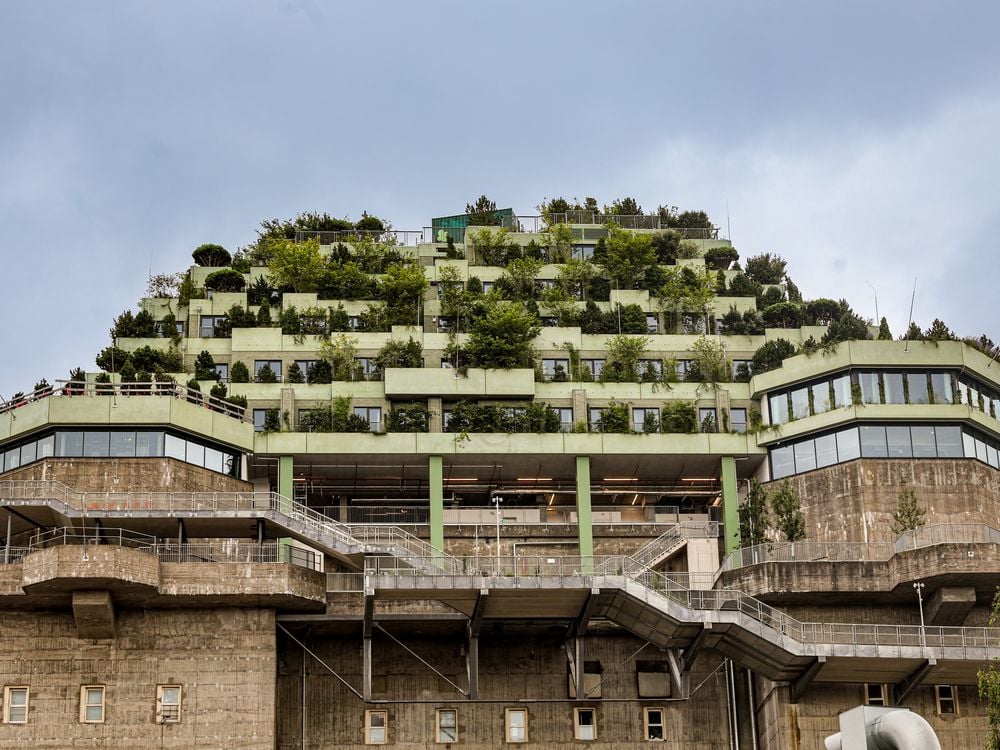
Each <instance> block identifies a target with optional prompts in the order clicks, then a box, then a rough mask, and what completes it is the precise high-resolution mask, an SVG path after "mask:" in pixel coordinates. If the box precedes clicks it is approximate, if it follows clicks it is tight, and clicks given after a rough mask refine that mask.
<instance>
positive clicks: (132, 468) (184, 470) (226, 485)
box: [3, 458, 253, 492]
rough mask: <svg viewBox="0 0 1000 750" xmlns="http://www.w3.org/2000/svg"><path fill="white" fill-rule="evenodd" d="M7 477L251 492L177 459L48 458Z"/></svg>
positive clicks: (73, 485) (102, 486)
mask: <svg viewBox="0 0 1000 750" xmlns="http://www.w3.org/2000/svg"><path fill="white" fill-rule="evenodd" d="M3 478H4V479H5V480H7V479H9V480H15V481H18V480H32V479H43V480H53V481H56V482H62V483H63V484H65V485H66V486H67V487H69V488H70V489H73V490H76V491H77V492H248V491H250V490H252V489H253V486H252V485H251V484H250V483H249V482H244V481H243V480H241V479H234V478H233V477H230V476H226V475H225V474H220V473H219V472H217V471H211V470H210V469H203V468H201V467H200V466H194V465H192V464H189V463H185V462H184V461H178V460H177V459H175V458H46V459H43V460H41V461H36V462H35V463H32V464H29V465H28V466H23V467H21V468H20V469H14V470H13V471H9V472H7V474H5V475H4V477H3Z"/></svg>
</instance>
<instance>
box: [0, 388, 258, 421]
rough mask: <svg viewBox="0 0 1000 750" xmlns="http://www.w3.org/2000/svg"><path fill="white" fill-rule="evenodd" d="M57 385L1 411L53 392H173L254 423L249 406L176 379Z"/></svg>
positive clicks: (60, 393) (68, 394)
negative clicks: (249, 413) (224, 398)
mask: <svg viewBox="0 0 1000 750" xmlns="http://www.w3.org/2000/svg"><path fill="white" fill-rule="evenodd" d="M55 383H56V384H55V385H53V386H49V387H47V388H38V389H36V390H34V391H32V392H31V393H28V394H25V395H24V396H23V397H21V398H19V399H17V400H16V401H9V402H7V403H5V404H0V414H3V413H5V412H9V411H13V410H15V409H18V408H20V407H22V406H27V405H28V404H30V403H34V402H35V401H41V400H43V399H46V398H50V397H52V396H114V397H116V398H117V397H119V396H171V397H173V398H176V399H178V400H181V401H186V402H187V403H189V404H194V405H196V406H204V407H205V408H206V409H211V410H212V411H214V412H216V413H218V414H224V415H225V416H227V417H232V418H233V419H238V420H240V421H241V422H248V423H252V422H253V418H252V417H250V416H248V415H247V409H246V408H245V407H242V406H236V405H235V404H231V403H230V402H228V401H225V400H223V399H220V398H216V397H215V396H212V395H210V394H204V393H202V392H201V391H196V390H195V389H193V388H188V387H187V386H186V385H181V384H180V383H175V382H173V381H165V382H164V381H153V382H144V383H91V382H84V381H80V380H56V381H55Z"/></svg>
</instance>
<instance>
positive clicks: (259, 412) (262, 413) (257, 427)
mask: <svg viewBox="0 0 1000 750" xmlns="http://www.w3.org/2000/svg"><path fill="white" fill-rule="evenodd" d="M268 411H269V410H268V409H254V410H253V431H254V432H263V431H264V423H265V422H266V421H267V412H268Z"/></svg>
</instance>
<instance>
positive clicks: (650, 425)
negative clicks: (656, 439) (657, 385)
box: [632, 406, 660, 432]
mask: <svg viewBox="0 0 1000 750" xmlns="http://www.w3.org/2000/svg"><path fill="white" fill-rule="evenodd" d="M632 430H633V431H635V432H659V431H660V410H659V409H658V408H657V407H655V406H654V407H635V408H633V409H632Z"/></svg>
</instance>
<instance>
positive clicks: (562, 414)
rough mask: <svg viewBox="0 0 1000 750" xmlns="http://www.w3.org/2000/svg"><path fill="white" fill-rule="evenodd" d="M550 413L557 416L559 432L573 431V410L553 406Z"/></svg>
mask: <svg viewBox="0 0 1000 750" xmlns="http://www.w3.org/2000/svg"><path fill="white" fill-rule="evenodd" d="M552 411H554V412H555V413H556V414H558V415H559V431H560V432H571V431H572V430H573V409H571V408H570V407H568V406H555V407H552Z"/></svg>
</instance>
